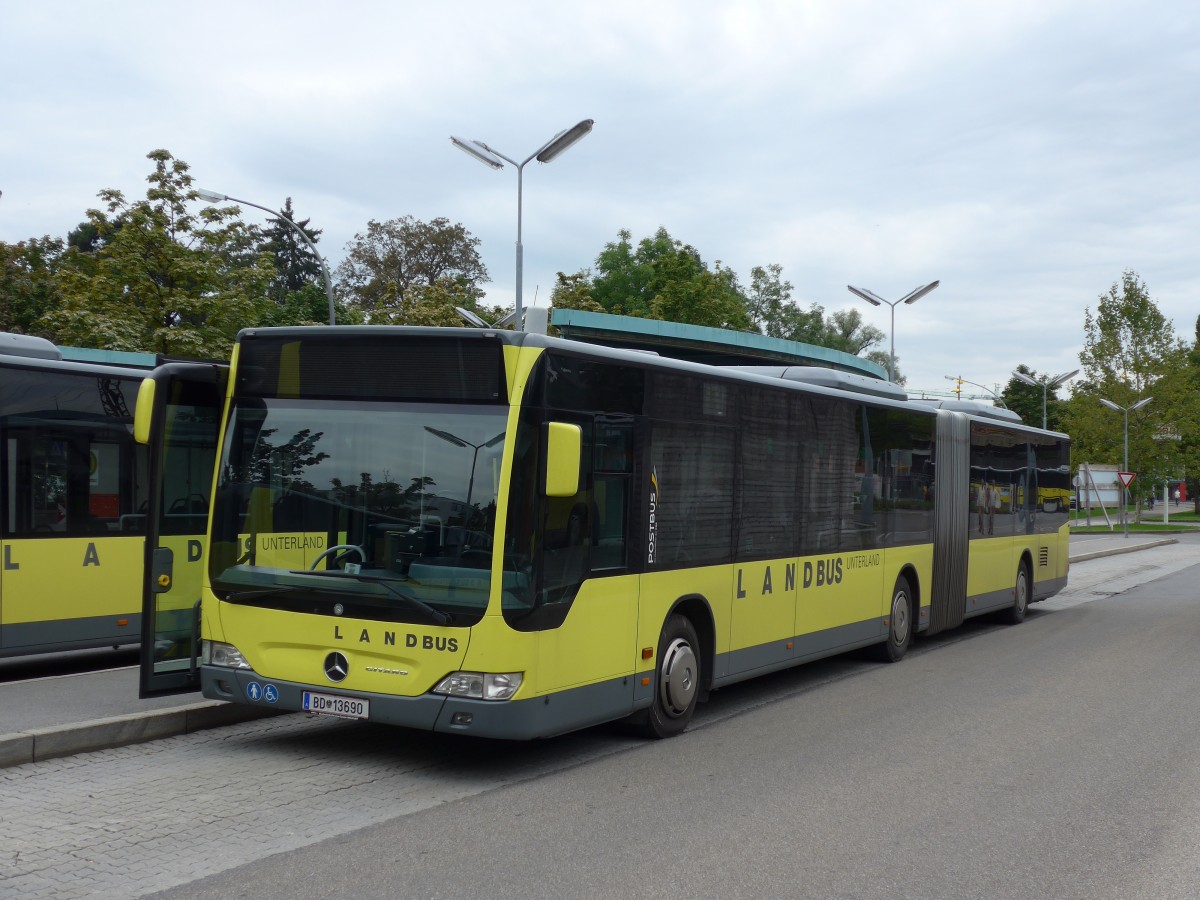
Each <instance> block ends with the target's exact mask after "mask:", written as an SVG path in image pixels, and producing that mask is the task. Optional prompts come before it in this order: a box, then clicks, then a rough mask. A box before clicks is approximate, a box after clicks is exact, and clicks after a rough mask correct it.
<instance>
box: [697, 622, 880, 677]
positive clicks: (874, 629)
mask: <svg viewBox="0 0 1200 900" xmlns="http://www.w3.org/2000/svg"><path fill="white" fill-rule="evenodd" d="M886 637H887V625H886V624H884V621H883V619H882V618H880V619H867V620H866V621H864V622H854V623H852V624H850V625H840V626H838V627H837V628H830V629H829V630H828V631H818V632H816V633H814V634H801V635H797V636H796V637H793V638H791V641H792V647H793V649H792V652H791V655H790V656H789V655H784V654H781V652H780V649H779V648H780V646H781V645H782V644H783V643H786V641H772V642H771V643H770V644H761V645H759V646H757V647H747V648H746V649H744V650H734V651H732V652H731V653H727V654H725V661H726V662H727V663H728V665H727V666H726V668H725V671H728V672H729V673H730V674H728V675H724V676H722V677H720V678H714V679H713V687H720V686H721V685H726V684H733V683H734V682H737V681H745V680H746V679H748V678H754V677H755V676H758V675H765V674H766V673H768V672H775V671H778V670H780V669H786V668H789V667H790V666H798V665H800V664H801V663H806V662H812V661H813V660H816V659H822V658H823V657H826V656H834V655H836V654H838V653H845V652H846V651H848V650H854V649H855V648H857V647H866V646H869V645H871V644H880V643H883V641H884V639H885V638H886ZM718 671H720V668H719V667H718Z"/></svg>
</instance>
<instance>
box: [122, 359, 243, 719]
mask: <svg viewBox="0 0 1200 900" xmlns="http://www.w3.org/2000/svg"><path fill="white" fill-rule="evenodd" d="M227 377H228V369H227V368H226V367H224V366H217V365H199V364H191V363H171V364H168V365H164V366H160V367H159V368H158V369H156V370H155V372H154V374H153V375H152V376H151V377H149V378H147V379H146V380H145V381H144V382H143V383H142V387H141V390H140V391H139V392H138V402H137V414H136V417H135V426H134V434H135V437H136V438H137V440H138V441H140V442H142V443H146V444H148V445H149V451H150V452H149V457H150V495H149V505H148V509H147V522H146V553H145V567H144V568H145V572H144V575H143V587H142V648H141V678H140V681H139V691H140V696H141V697H143V698H146V697H154V696H159V695H162V694H178V693H182V692H184V691H194V690H198V689H199V687H200V673H199V664H198V662H199V660H198V657H199V653H200V595H201V587H202V584H203V581H204V562H205V558H206V554H205V552H204V547H205V535H206V534H207V530H208V529H207V523H208V508H209V503H210V498H211V495H212V482H213V467H214V465H215V460H216V450H217V437H218V432H219V429H220V424H221V409H222V406H223V403H224V399H225V384H226V381H227Z"/></svg>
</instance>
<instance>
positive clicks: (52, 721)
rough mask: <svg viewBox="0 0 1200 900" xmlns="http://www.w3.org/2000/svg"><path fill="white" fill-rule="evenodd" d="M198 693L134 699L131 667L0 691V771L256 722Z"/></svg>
mask: <svg viewBox="0 0 1200 900" xmlns="http://www.w3.org/2000/svg"><path fill="white" fill-rule="evenodd" d="M261 716H262V713H261V712H259V711H258V710H255V709H253V708H251V707H247V706H233V705H231V704H228V703H223V702H221V701H219V700H205V699H204V698H202V697H201V696H200V694H199V693H192V694H177V695H175V696H173V697H157V698H155V699H152V700H139V699H138V670H137V669H136V668H120V669H108V670H105V671H101V672H82V673H79V674H77V675H66V676H60V677H52V678H36V679H32V680H29V681H14V682H8V683H4V684H0V768H3V767H5V766H17V765H21V764H23V763H27V762H36V761H38V760H43V759H54V758H55V757H59V756H70V755H71V754H73V753H82V752H84V751H87V750H103V749H104V748H106V747H123V746H125V745H127V744H136V743H140V742H141V741H151V740H155V739H157V738H163V737H170V736H171V735H176V734H187V733H188V732H192V731H199V730H200V729H202V728H214V727H216V726H218V725H227V724H230V723H232V722H243V721H246V720H247V719H254V718H260V717H261Z"/></svg>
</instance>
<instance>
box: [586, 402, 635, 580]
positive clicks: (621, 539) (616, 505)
mask: <svg viewBox="0 0 1200 900" xmlns="http://www.w3.org/2000/svg"><path fill="white" fill-rule="evenodd" d="M595 433H596V448H595V461H594V472H595V474H594V479H593V491H592V509H593V517H592V519H593V523H592V571H597V570H601V569H617V568H622V567H624V566H625V531H626V523H627V521H628V518H627V511H628V507H629V484H630V480H631V477H632V474H633V421H632V420H630V419H622V420H620V421H612V420H608V419H605V418H603V417H601V418H598V419H597V420H596V432H595Z"/></svg>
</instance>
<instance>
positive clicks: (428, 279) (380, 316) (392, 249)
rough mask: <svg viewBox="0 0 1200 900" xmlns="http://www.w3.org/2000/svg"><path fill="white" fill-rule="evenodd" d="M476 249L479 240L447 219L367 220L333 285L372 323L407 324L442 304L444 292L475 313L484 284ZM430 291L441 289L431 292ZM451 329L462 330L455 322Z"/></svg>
mask: <svg viewBox="0 0 1200 900" xmlns="http://www.w3.org/2000/svg"><path fill="white" fill-rule="evenodd" d="M478 246H479V239H478V238H476V237H473V236H472V235H471V233H470V232H469V231H467V230H466V229H465V228H464V227H463V226H462V225H461V224H454V225H451V224H450V221H449V220H448V219H444V218H438V219H433V220H432V221H429V222H422V221H420V220H419V219H414V218H413V217H412V216H403V217H401V218H399V219H389V220H387V221H386V222H376V221H375V220H374V219H372V220H371V221H370V222H368V223H367V231H366V233H365V234H356V235H355V236H354V239H353V240H352V241H351V242H350V243H349V244H347V245H346V259H345V260H343V262H342V264H341V265H340V266H338V269H337V277H338V285H339V287H340V289H341V292H343V293H344V294H345V296H346V298H347V302H348V303H349V304H350V305H352V306H355V307H357V308H359V309H360V310H362V311H363V313H364V314H365V315H366V316H367V318H368V320H369V321H371V322H372V323H384V322H388V323H396V324H400V323H404V322H409V321H410V320H409V319H407V318H405V317H406V316H407V315H408V314H410V313H411V312H412V311H414V310H416V309H418V308H419V307H420V306H421V304H428V303H430V302H435V301H439V298H441V299H445V297H446V293H447V292H449V293H450V294H453V295H454V299H455V300H459V301H462V302H460V303H459V304H458V305H460V306H463V305H465V306H467V307H469V308H474V307H475V306H476V304H477V303H478V302H479V299H480V298H481V297H482V295H483V291H482V289H481V287H480V286H481V285H482V284H486V283H487V281H488V273H487V268H486V267H485V266H484V264H483V261H482V260H481V259H480V257H479V250H478ZM435 285H440V287H438V289H437V291H432V292H431V289H433V288H434V286H435ZM450 285H453V288H450V287H449V286H450ZM427 292H431V293H430V297H429V298H426V297H425V296H424V295H425V294H426V293H427ZM439 292H440V293H439ZM451 312H452V310H451ZM455 324H461V321H459V320H457V317H456V322H455Z"/></svg>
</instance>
